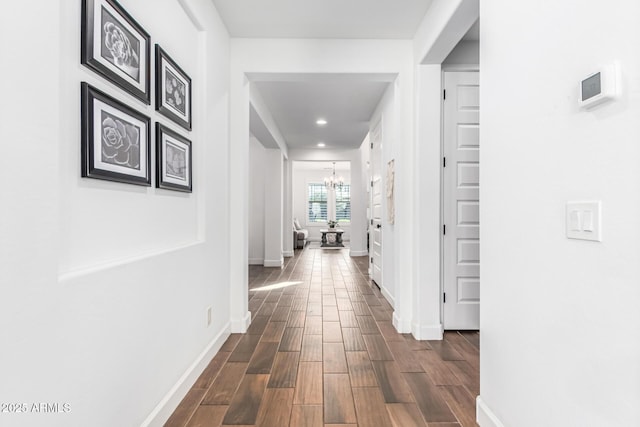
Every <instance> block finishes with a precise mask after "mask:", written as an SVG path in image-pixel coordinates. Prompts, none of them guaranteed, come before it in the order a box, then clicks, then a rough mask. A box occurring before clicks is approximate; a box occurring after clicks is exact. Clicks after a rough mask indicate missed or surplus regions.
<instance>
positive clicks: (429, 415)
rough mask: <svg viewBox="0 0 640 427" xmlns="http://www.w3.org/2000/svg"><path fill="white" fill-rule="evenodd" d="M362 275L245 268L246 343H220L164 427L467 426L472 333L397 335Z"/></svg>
mask: <svg viewBox="0 0 640 427" xmlns="http://www.w3.org/2000/svg"><path fill="white" fill-rule="evenodd" d="M366 270H367V258H366V257H357V258H351V257H349V254H348V251H347V250H314V249H309V248H307V249H304V250H296V255H295V257H293V258H287V262H286V264H285V266H284V268H283V269H279V268H264V267H261V266H251V267H250V269H249V287H250V292H249V294H250V296H249V298H250V300H249V309H250V311H251V312H252V313H254V315H253V320H252V324H251V326H250V328H249V330H248V332H247V334H232V335H231V336H230V337H229V339H228V340H227V341H226V343H225V344H224V346H223V347H222V349H221V350H220V352H219V353H218V354H217V355H216V356H215V358H214V359H213V360H212V361H211V363H210V364H209V366H208V367H207V369H206V370H205V371H204V372H203V374H202V375H201V376H200V378H199V379H198V381H197V382H196V383H195V385H194V386H193V387H192V389H191V390H190V392H189V393H188V394H187V396H186V397H185V398H184V400H183V401H182V403H181V404H180V406H179V407H178V408H177V409H176V411H175V412H174V414H173V415H172V416H171V418H170V419H169V421H168V422H167V423H166V426H171V427H177V426H189V427H195V426H201V427H217V426H221V425H223V426H225V425H242V426H273V427H283V426H291V427H302V426H311V427H316V426H318V427H322V426H325V427H329V426H332V427H336V426H344V427H347V426H349V427H354V426H360V427H368V426H371V427H385V426H394V427H410V426H422V427H424V426H429V427H454V426H476V425H477V424H476V423H475V396H477V395H478V394H479V357H478V354H479V351H478V346H479V336H478V334H477V333H466V332H463V333H456V332H448V333H446V334H445V339H444V340H443V341H422V342H420V341H416V340H414V339H413V338H412V337H411V335H408V334H398V333H397V332H395V330H394V328H393V326H392V324H391V318H392V309H391V306H390V305H389V304H388V303H387V301H386V300H385V299H384V297H383V296H382V295H381V294H380V292H379V291H378V289H377V288H376V287H375V286H373V287H372V286H371V285H370V281H369V280H368V275H367V271H366ZM284 282H290V283H289V286H285V287H282V288H278V289H272V290H268V289H265V290H261V289H260V288H262V287H267V286H268V285H273V284H277V283H284ZM296 282H299V283H297V284H295V283H296Z"/></svg>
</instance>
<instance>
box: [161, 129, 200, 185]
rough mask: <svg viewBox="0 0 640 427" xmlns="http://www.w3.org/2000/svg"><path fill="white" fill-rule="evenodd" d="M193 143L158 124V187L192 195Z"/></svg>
mask: <svg viewBox="0 0 640 427" xmlns="http://www.w3.org/2000/svg"><path fill="white" fill-rule="evenodd" d="M191 177H192V172H191V141H189V140H188V139H187V138H185V137H184V136H182V135H180V134H178V133H176V132H174V131H172V130H171V129H169V128H168V127H166V126H164V125H162V124H160V123H157V122H156V187H158V188H166V189H168V190H177V191H184V192H187V193H191V191H192V179H191Z"/></svg>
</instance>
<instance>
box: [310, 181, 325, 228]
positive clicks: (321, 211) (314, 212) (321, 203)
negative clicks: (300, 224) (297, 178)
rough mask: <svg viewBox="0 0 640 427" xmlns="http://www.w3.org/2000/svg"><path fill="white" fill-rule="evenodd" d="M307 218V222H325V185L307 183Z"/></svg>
mask: <svg viewBox="0 0 640 427" xmlns="http://www.w3.org/2000/svg"><path fill="white" fill-rule="evenodd" d="M307 219H308V221H309V222H327V187H326V186H325V185H324V184H309V198H308V209H307Z"/></svg>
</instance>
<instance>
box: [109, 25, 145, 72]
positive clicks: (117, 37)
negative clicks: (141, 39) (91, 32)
mask: <svg viewBox="0 0 640 427" xmlns="http://www.w3.org/2000/svg"><path fill="white" fill-rule="evenodd" d="M104 44H105V46H106V47H107V49H108V50H109V52H110V54H111V56H112V59H113V63H114V64H115V65H116V66H117V67H118V68H120V69H121V70H123V71H125V72H126V73H127V74H129V75H130V76H132V77H134V78H136V79H137V78H138V69H139V61H138V55H137V54H136V52H135V51H134V49H133V48H132V47H131V42H130V41H129V37H127V35H126V34H125V33H124V32H123V31H122V30H121V29H120V28H119V27H118V26H117V25H115V24H114V23H113V22H107V23H106V24H104Z"/></svg>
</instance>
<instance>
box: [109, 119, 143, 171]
mask: <svg viewBox="0 0 640 427" xmlns="http://www.w3.org/2000/svg"><path fill="white" fill-rule="evenodd" d="M138 138H139V132H138V129H136V128H135V127H134V126H132V125H130V124H125V123H122V122H121V121H120V120H117V119H115V120H114V119H112V118H111V117H107V118H105V119H104V120H103V121H102V161H103V162H105V163H111V164H115V165H120V166H126V167H129V168H133V169H139V168H140V146H139V142H138Z"/></svg>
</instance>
